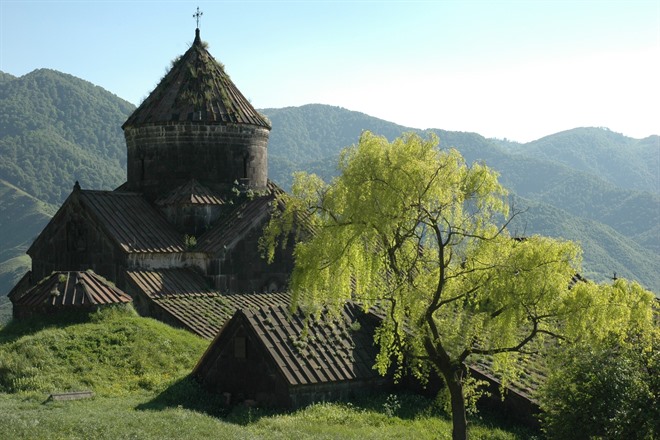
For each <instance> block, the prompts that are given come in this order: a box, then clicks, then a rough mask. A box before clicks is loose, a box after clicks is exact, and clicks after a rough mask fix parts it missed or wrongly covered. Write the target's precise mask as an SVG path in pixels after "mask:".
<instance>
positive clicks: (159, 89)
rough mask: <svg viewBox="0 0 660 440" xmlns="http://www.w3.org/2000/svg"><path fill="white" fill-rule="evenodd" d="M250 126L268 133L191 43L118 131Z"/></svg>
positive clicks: (200, 47)
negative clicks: (183, 125)
mask: <svg viewBox="0 0 660 440" xmlns="http://www.w3.org/2000/svg"><path fill="white" fill-rule="evenodd" d="M186 121H189V122H200V123H204V124H208V123H228V122H229V123H237V124H251V125H257V126H261V127H265V128H268V129H270V122H268V120H267V119H266V118H265V117H264V116H262V115H261V114H259V112H257V111H256V110H255V109H254V107H252V104H250V102H249V101H248V100H247V99H246V98H245V97H244V96H243V94H242V93H241V92H240V91H239V90H238V88H237V87H236V86H235V85H234V83H233V82H232V81H231V80H230V79H229V75H227V74H226V73H225V70H224V66H223V65H222V64H220V63H218V62H217V61H216V60H215V59H214V58H213V57H212V56H211V54H210V53H209V52H208V51H207V50H206V48H205V46H204V44H203V43H202V40H201V38H200V36H199V29H197V30H196V32H195V41H194V42H193V44H192V46H191V47H190V49H188V50H187V51H186V53H184V54H183V55H182V56H181V58H179V59H178V60H176V61H174V63H173V64H172V68H171V69H170V71H169V72H168V73H167V74H166V75H165V77H164V78H163V79H162V80H161V81H160V83H159V84H158V86H156V88H155V89H154V90H153V92H151V94H150V95H149V96H148V97H147V99H145V100H144V102H142V104H140V106H139V107H138V108H137V110H135V111H134V112H133V114H132V115H131V116H130V117H129V118H128V120H127V121H126V122H125V123H124V125H123V126H122V128H126V127H131V126H139V125H149V124H161V123H169V122H186Z"/></svg>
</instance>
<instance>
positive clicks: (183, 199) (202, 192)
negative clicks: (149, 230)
mask: <svg viewBox="0 0 660 440" xmlns="http://www.w3.org/2000/svg"><path fill="white" fill-rule="evenodd" d="M156 204H157V205H160V206H166V205H179V204H186V205H224V204H225V201H224V200H223V199H222V198H221V197H220V196H219V195H217V194H216V193H215V192H213V191H212V190H210V189H209V188H207V187H205V186H204V185H202V184H201V183H199V182H198V181H197V180H195V179H190V180H189V181H188V182H187V183H184V184H183V185H181V186H180V187H178V188H175V189H174V190H172V191H171V192H170V193H169V194H167V195H165V196H163V197H161V198H160V199H158V200H156Z"/></svg>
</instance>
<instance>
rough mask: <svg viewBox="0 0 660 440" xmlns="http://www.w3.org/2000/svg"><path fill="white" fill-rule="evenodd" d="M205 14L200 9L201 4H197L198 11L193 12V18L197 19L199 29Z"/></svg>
mask: <svg viewBox="0 0 660 440" xmlns="http://www.w3.org/2000/svg"><path fill="white" fill-rule="evenodd" d="M202 15H204V13H203V12H202V11H200V10H199V6H197V12H195V13H194V14H193V18H195V19H197V29H199V19H200V18H201V17H202Z"/></svg>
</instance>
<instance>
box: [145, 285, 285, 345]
mask: <svg viewBox="0 0 660 440" xmlns="http://www.w3.org/2000/svg"><path fill="white" fill-rule="evenodd" d="M289 301H290V296H289V294H287V293H246V294H231V295H225V294H220V293H217V292H214V293H207V294H182V295H167V296H163V297H159V298H154V302H155V303H156V304H157V305H158V306H160V307H161V308H162V309H163V310H165V311H166V312H167V313H169V314H170V315H171V316H173V317H174V318H176V319H177V320H178V321H179V322H180V323H181V324H182V325H183V326H184V327H186V328H188V329H189V330H190V331H192V332H193V333H196V334H197V335H199V336H201V337H203V338H206V339H213V338H214V337H215V336H216V335H217V334H218V332H219V331H220V329H221V328H222V326H223V325H225V323H226V322H227V321H229V319H230V318H231V316H232V315H233V314H234V313H235V312H236V310H238V309H245V310H249V309H258V308H259V307H269V306H272V305H276V304H279V305H281V307H284V308H286V307H288V305H289Z"/></svg>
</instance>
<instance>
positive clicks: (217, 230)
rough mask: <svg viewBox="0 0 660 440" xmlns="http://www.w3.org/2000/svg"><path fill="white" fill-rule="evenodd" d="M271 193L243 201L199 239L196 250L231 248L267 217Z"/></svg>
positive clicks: (206, 250) (207, 250) (217, 250)
mask: <svg viewBox="0 0 660 440" xmlns="http://www.w3.org/2000/svg"><path fill="white" fill-rule="evenodd" d="M273 200H274V199H273V197H272V196H271V195H268V196H261V197H255V198H254V199H252V200H245V201H243V202H242V203H241V204H240V205H239V206H238V207H236V208H235V209H234V211H232V212H231V213H230V214H228V215H227V216H226V217H225V218H223V219H221V220H220V221H219V222H218V223H217V224H216V225H214V226H213V227H212V228H211V229H210V230H209V231H207V232H206V233H204V234H203V235H202V236H201V237H199V238H198V239H197V246H196V247H195V250H196V251H199V252H208V253H217V252H220V251H222V250H223V249H227V248H231V247H233V246H234V244H235V243H236V242H238V241H240V240H241V239H242V238H243V237H244V236H245V234H246V233H247V232H249V231H250V230H251V229H252V228H254V227H255V226H257V225H260V224H261V223H262V221H264V219H266V218H267V217H268V216H269V215H270V213H271V211H272V205H271V203H272V202H273Z"/></svg>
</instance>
